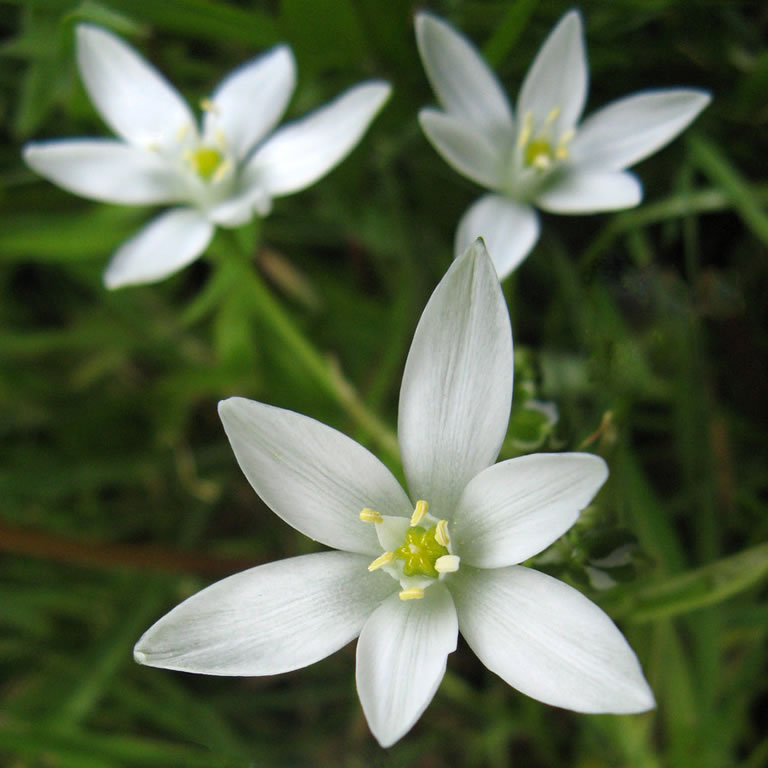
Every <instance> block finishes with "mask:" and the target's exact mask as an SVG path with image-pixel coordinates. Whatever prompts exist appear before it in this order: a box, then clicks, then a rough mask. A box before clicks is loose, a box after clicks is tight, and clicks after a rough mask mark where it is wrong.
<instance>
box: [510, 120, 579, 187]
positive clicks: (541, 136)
mask: <svg viewBox="0 0 768 768" xmlns="http://www.w3.org/2000/svg"><path fill="white" fill-rule="evenodd" d="M559 114H560V108H559V107H555V108H554V109H553V110H551V111H550V113H549V114H548V115H547V117H546V118H545V120H544V122H543V123H542V124H541V126H540V127H539V129H538V131H534V125H535V117H534V114H533V112H527V113H526V115H525V117H524V118H523V127H522V130H521V131H520V135H519V136H518V137H517V146H518V148H519V149H520V152H521V154H522V161H523V165H525V166H526V167H527V168H533V169H534V170H536V171H538V172H539V173H544V172H546V171H548V170H550V169H551V168H552V167H553V166H554V165H555V163H557V162H558V161H563V160H567V159H568V144H569V143H570V141H571V140H572V139H573V136H574V132H573V131H572V130H569V131H565V132H564V133H562V134H561V135H560V136H559V137H558V138H557V140H555V139H553V137H552V125H553V123H554V122H555V120H557V118H558V116H559Z"/></svg>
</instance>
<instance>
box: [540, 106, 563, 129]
mask: <svg viewBox="0 0 768 768" xmlns="http://www.w3.org/2000/svg"><path fill="white" fill-rule="evenodd" d="M558 117H560V107H555V108H554V109H551V110H550V111H549V114H548V115H547V119H546V120H545V121H544V125H552V123H554V122H555V120H557V118H558Z"/></svg>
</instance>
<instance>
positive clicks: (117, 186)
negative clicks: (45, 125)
mask: <svg viewBox="0 0 768 768" xmlns="http://www.w3.org/2000/svg"><path fill="white" fill-rule="evenodd" d="M23 154H24V161H25V162H26V163H27V165H28V166H29V167H30V168H32V170H33V171H36V172H37V173H39V174H40V175H41V176H44V177H45V178H46V179H48V181H52V182H53V183H54V184H56V185H58V186H60V187H62V188H63V189H66V190H67V191H68V192H72V193H74V194H76V195H80V196H81V197H88V198H90V199H91V200H101V201H103V202H106V203H122V204H124V205H153V204H157V203H169V202H174V201H177V200H179V199H180V198H181V189H180V184H179V179H178V175H177V174H176V172H175V171H174V169H173V167H172V166H171V164H170V163H168V162H166V161H164V160H163V159H162V158H161V157H160V156H159V155H157V154H156V153H155V152H150V151H148V150H146V149H141V148H139V147H134V146H131V145H130V144H125V143H123V142H122V141H113V140H111V139H64V140H59V141H44V142H38V143H33V144H27V145H26V146H25V147H24V153H23Z"/></svg>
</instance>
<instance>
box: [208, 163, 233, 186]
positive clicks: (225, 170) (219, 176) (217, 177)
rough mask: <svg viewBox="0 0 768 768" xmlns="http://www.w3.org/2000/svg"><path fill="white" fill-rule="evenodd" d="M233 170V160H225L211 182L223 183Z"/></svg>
mask: <svg viewBox="0 0 768 768" xmlns="http://www.w3.org/2000/svg"><path fill="white" fill-rule="evenodd" d="M231 169H232V161H231V160H224V162H223V163H221V165H220V166H219V167H218V168H217V169H216V170H215V171H214V174H213V177H212V178H211V181H213V182H218V181H221V180H222V179H223V178H224V177H225V176H226V175H227V174H228V173H229V172H230V170H231Z"/></svg>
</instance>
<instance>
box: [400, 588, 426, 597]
mask: <svg viewBox="0 0 768 768" xmlns="http://www.w3.org/2000/svg"><path fill="white" fill-rule="evenodd" d="M422 597H424V590H423V589H422V588H421V587H411V588H410V589H404V590H403V591H402V592H401V593H400V599H401V600H421V598H422Z"/></svg>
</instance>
